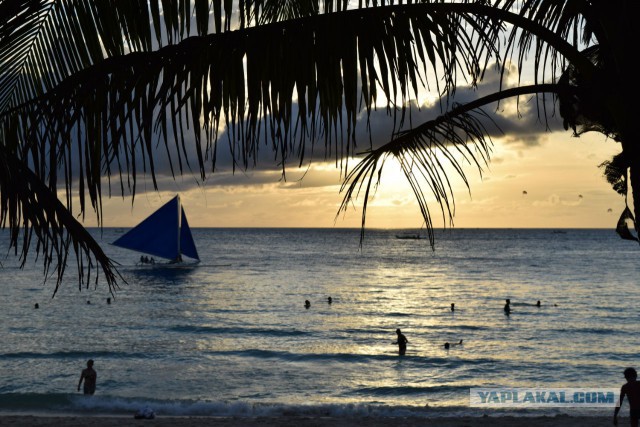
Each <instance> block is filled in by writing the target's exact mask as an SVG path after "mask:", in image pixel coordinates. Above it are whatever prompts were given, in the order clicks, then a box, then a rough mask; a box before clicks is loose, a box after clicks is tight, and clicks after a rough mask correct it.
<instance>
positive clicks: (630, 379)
mask: <svg viewBox="0 0 640 427" xmlns="http://www.w3.org/2000/svg"><path fill="white" fill-rule="evenodd" d="M624 377H625V379H626V380H627V383H626V384H624V385H623V386H622V388H620V401H619V402H618V406H616V409H615V411H614V412H613V425H614V426H617V425H618V412H619V411H620V407H621V406H622V402H623V401H624V397H625V396H627V398H628V399H629V419H630V423H631V424H630V425H631V427H638V420H639V419H640V382H638V380H637V379H638V373H637V372H636V370H635V369H633V368H627V369H625V370H624Z"/></svg>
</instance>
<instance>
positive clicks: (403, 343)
mask: <svg viewBox="0 0 640 427" xmlns="http://www.w3.org/2000/svg"><path fill="white" fill-rule="evenodd" d="M396 334H398V340H397V341H396V342H394V344H398V353H399V354H400V356H404V354H405V353H406V352H407V343H408V342H409V340H408V339H407V337H405V336H404V334H403V333H402V332H401V331H400V329H396Z"/></svg>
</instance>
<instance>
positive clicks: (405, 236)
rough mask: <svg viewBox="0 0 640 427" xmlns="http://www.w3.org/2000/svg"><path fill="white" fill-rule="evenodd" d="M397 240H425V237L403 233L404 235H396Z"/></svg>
mask: <svg viewBox="0 0 640 427" xmlns="http://www.w3.org/2000/svg"><path fill="white" fill-rule="evenodd" d="M396 239H413V240H419V239H424V237H423V236H421V235H420V234H412V233H403V234H396Z"/></svg>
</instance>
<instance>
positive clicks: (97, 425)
mask: <svg viewBox="0 0 640 427" xmlns="http://www.w3.org/2000/svg"><path fill="white" fill-rule="evenodd" d="M612 419H613V417H571V416H565V415H559V416H553V417H545V416H541V417H528V416H527V417H511V416H497V417H492V416H487V417H452V418H447V417H443V418H441V417H434V418H404V417H388V418H385V417H358V418H355V417H353V418H352V417H344V418H339V417H301V416H291V417H288V416H282V417H255V418H240V417H238V418H233V417H156V418H155V419H153V420H136V419H134V418H133V416H131V417H124V416H122V417H120V416H111V417H101V416H84V417H81V416H64V417H57V416H31V415H3V416H0V427H5V426H7V427H8V426H11V427H17V426H34V427H36V426H37V427H42V426H56V427H84V426H91V427H120V426H124V427H127V426H153V427H192V426H194V427H195V426H198V427H207V426H210V427H297V426H311V427H396V426H402V427H418V426H443V427H454V426H455V427H465V426H466V427H476V426H478V427H489V426H491V427H512V426H522V427H539V426H545V427H546V426H549V427H550V426H563V427H596V426H598V427H600V426H610V425H612V424H613V423H612ZM618 425H620V426H627V425H629V419H628V418H623V417H620V418H619V423H618Z"/></svg>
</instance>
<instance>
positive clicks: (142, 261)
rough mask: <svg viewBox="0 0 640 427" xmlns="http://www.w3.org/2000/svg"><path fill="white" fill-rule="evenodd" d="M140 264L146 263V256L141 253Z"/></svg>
mask: <svg viewBox="0 0 640 427" xmlns="http://www.w3.org/2000/svg"><path fill="white" fill-rule="evenodd" d="M140 264H144V256H143V255H140Z"/></svg>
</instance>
